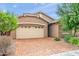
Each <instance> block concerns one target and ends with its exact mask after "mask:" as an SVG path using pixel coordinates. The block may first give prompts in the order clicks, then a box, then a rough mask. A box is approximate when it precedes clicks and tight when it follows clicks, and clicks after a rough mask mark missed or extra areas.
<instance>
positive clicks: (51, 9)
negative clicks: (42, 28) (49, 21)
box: [0, 3, 59, 19]
mask: <svg viewBox="0 0 79 59" xmlns="http://www.w3.org/2000/svg"><path fill="white" fill-rule="evenodd" d="M58 5H59V4H56V3H0V10H2V11H4V12H6V11H9V12H11V13H14V14H16V15H22V14H23V13H36V12H40V11H41V12H43V13H45V14H46V15H48V16H50V17H52V18H54V19H58V18H59V17H58V15H57V13H56V12H57V7H58Z"/></svg>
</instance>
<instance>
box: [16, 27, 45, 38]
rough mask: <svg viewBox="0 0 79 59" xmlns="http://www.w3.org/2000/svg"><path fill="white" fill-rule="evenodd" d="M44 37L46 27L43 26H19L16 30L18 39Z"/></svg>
mask: <svg viewBox="0 0 79 59" xmlns="http://www.w3.org/2000/svg"><path fill="white" fill-rule="evenodd" d="M42 37H44V28H43V27H39V26H38V27H34V26H30V27H29V26H27V27H19V28H18V29H17V30H16V38H17V39H23V38H42Z"/></svg>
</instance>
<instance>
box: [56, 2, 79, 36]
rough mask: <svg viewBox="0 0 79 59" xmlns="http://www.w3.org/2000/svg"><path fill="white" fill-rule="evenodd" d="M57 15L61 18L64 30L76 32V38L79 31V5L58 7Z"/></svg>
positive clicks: (72, 4)
mask: <svg viewBox="0 0 79 59" xmlns="http://www.w3.org/2000/svg"><path fill="white" fill-rule="evenodd" d="M57 14H58V15H59V16H60V24H61V25H62V28H63V30H65V31H70V30H71V31H72V30H74V36H75V33H76V31H77V29H79V3H76V4H75V3H70V4H62V5H60V6H59V7H58V12H57Z"/></svg>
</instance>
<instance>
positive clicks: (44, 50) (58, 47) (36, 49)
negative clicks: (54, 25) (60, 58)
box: [15, 38, 79, 56]
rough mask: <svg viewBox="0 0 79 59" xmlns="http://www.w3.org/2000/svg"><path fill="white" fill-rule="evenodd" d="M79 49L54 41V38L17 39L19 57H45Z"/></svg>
mask: <svg viewBox="0 0 79 59" xmlns="http://www.w3.org/2000/svg"><path fill="white" fill-rule="evenodd" d="M76 49H79V48H78V47H75V46H72V45H70V44H68V43H66V42H64V41H63V40H61V41H54V40H53V38H43V39H23V40H22V39H21V40H17V39H16V53H15V55H19V56H25V55H26V56H33V55H34V56H35V55H36V56H42V55H43V56H45V55H52V54H55V53H60V52H64V51H71V50H76Z"/></svg>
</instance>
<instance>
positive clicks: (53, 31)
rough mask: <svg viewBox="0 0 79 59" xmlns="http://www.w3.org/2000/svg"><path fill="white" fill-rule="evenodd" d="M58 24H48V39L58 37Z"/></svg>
mask: <svg viewBox="0 0 79 59" xmlns="http://www.w3.org/2000/svg"><path fill="white" fill-rule="evenodd" d="M59 29H60V28H59V24H58V23H53V24H50V26H49V36H50V37H59V35H60V30H59Z"/></svg>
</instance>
